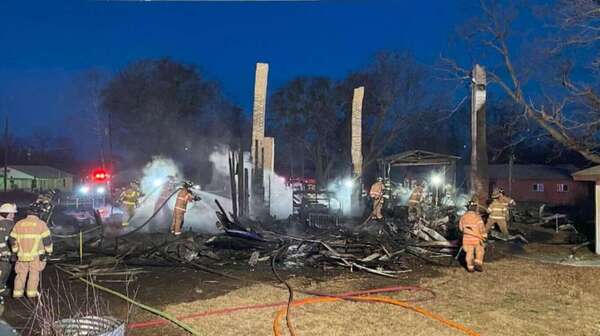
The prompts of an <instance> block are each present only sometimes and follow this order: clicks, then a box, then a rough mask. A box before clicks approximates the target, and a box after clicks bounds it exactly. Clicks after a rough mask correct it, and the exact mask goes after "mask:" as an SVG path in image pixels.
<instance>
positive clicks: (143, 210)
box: [131, 157, 231, 233]
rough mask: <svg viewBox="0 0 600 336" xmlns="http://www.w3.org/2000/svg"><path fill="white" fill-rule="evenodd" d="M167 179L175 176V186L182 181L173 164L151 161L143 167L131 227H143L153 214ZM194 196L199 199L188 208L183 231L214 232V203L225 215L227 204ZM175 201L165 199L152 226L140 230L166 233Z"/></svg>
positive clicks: (212, 196) (208, 195)
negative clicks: (140, 192) (138, 202)
mask: <svg viewBox="0 0 600 336" xmlns="http://www.w3.org/2000/svg"><path fill="white" fill-rule="evenodd" d="M169 176H175V178H176V179H177V181H178V182H179V183H178V185H180V182H182V181H184V180H185V179H184V178H183V174H181V171H180V169H179V167H178V166H177V164H175V162H174V161H173V160H171V159H169V158H164V157H155V158H154V159H153V160H152V161H151V162H149V163H148V164H147V165H146V166H145V167H144V169H143V177H142V179H141V181H140V184H141V189H142V193H143V194H144V196H143V197H142V198H141V199H140V205H139V207H138V208H137V209H136V213H135V215H134V217H133V218H132V219H131V223H132V224H131V226H132V227H137V226H138V225H141V224H143V223H144V222H145V221H146V220H148V219H149V218H150V216H152V214H154V212H155V209H156V207H157V202H158V201H159V200H158V199H159V196H160V193H161V191H162V187H163V185H164V183H165V182H166V181H167V179H168V177H169ZM195 193H196V194H197V195H198V196H200V197H201V198H202V199H201V200H200V201H197V202H192V203H190V204H188V208H187V209H188V210H187V212H186V215H185V220H184V224H183V230H184V231H188V230H192V231H194V232H207V233H215V232H217V231H218V230H217V227H216V225H215V224H216V221H217V217H216V210H217V209H218V208H217V205H216V203H215V199H217V200H218V201H219V202H220V203H221V205H222V206H223V208H224V210H225V211H228V212H229V211H231V200H230V199H228V198H225V197H221V196H218V195H216V194H213V193H210V192H204V191H196V192H195ZM176 197H177V196H176V194H175V195H173V196H172V197H171V198H170V199H169V201H168V202H167V203H166V204H165V205H164V206H163V208H162V209H161V211H160V212H159V213H158V214H157V215H156V216H155V219H154V220H153V222H152V225H147V226H146V227H145V229H144V230H145V231H146V232H169V227H170V224H171V220H172V214H173V208H174V206H175V199H176Z"/></svg>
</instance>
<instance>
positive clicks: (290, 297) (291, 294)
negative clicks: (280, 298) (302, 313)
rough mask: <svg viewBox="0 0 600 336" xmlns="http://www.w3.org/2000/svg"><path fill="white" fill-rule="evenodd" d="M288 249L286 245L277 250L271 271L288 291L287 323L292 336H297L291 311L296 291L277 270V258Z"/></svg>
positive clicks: (272, 260)
mask: <svg viewBox="0 0 600 336" xmlns="http://www.w3.org/2000/svg"><path fill="white" fill-rule="evenodd" d="M288 247H289V244H287V245H284V246H282V247H281V248H279V250H277V253H275V255H274V256H273V258H272V259H271V269H272V270H273V274H275V277H276V278H277V280H279V282H281V283H283V284H284V285H285V287H286V288H287V290H288V302H287V307H286V309H285V323H286V325H287V327H288V330H289V331H290V335H291V336H296V330H295V329H294V326H293V325H292V317H291V311H290V308H291V306H292V302H294V289H293V288H292V286H290V284H289V283H288V282H287V281H285V280H284V279H283V278H282V277H280V276H279V274H278V273H277V269H276V268H275V263H276V262H277V258H278V257H279V256H280V255H281V254H282V253H283V252H284V251H286V250H287V249H288Z"/></svg>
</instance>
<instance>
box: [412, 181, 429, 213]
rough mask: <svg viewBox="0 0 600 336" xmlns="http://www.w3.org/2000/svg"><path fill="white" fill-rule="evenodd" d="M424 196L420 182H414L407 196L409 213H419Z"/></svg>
mask: <svg viewBox="0 0 600 336" xmlns="http://www.w3.org/2000/svg"><path fill="white" fill-rule="evenodd" d="M424 196H425V190H424V188H423V184H422V183H418V182H417V183H416V184H415V188H414V189H413V191H412V192H411V194H410V197H409V198H408V211H409V213H414V214H417V215H420V213H421V202H423V197H424Z"/></svg>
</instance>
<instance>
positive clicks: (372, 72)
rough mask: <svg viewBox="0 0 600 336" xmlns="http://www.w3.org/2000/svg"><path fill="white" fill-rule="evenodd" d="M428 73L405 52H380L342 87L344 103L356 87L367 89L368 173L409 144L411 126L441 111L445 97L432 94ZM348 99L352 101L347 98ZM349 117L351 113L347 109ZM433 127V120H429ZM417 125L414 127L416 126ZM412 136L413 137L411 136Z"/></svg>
mask: <svg viewBox="0 0 600 336" xmlns="http://www.w3.org/2000/svg"><path fill="white" fill-rule="evenodd" d="M430 80H431V77H430V76H429V74H428V71H427V69H426V68H425V67H424V66H422V65H421V64H419V63H418V62H417V61H416V60H415V59H414V57H413V56H412V55H410V54H408V53H405V52H387V51H386V52H380V53H378V54H377V55H376V56H375V58H374V60H373V62H372V63H371V64H370V65H368V66H367V67H366V68H365V69H363V70H361V71H358V72H355V73H352V74H350V75H349V76H348V78H346V79H345V80H344V81H343V83H342V87H343V90H345V92H346V94H345V95H346V96H347V97H346V99H345V100H344V102H346V103H347V104H349V103H350V102H351V97H352V95H351V92H352V89H353V88H354V87H358V86H364V87H365V99H364V108H363V133H364V134H363V139H365V142H364V144H363V157H364V167H365V169H368V168H369V167H370V166H372V165H373V164H374V163H375V162H376V160H377V159H378V158H380V157H381V156H382V155H384V153H386V152H387V151H389V150H390V149H391V148H393V147H400V141H401V140H402V141H406V140H408V139H407V137H411V134H412V135H414V136H417V134H416V133H412V132H407V130H409V129H410V126H411V123H419V125H420V126H423V125H425V124H423V123H421V121H423V120H421V117H422V116H423V115H426V114H428V115H430V116H431V112H433V111H434V110H438V109H439V106H441V105H442V102H445V97H444V96H443V95H440V94H439V92H434V91H433V90H431V82H430ZM348 97H349V98H348ZM346 110H347V111H348V113H350V112H349V111H350V110H351V109H350V107H349V106H347V107H346ZM428 122H429V123H430V124H431V120H428ZM413 125H415V124H413ZM409 133H411V134H409Z"/></svg>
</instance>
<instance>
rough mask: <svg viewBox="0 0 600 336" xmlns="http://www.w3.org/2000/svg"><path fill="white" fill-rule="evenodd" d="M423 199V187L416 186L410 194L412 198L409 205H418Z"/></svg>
mask: <svg viewBox="0 0 600 336" xmlns="http://www.w3.org/2000/svg"><path fill="white" fill-rule="evenodd" d="M422 200H423V187H415V189H413V191H412V193H411V194H410V198H409V199H408V204H409V205H417V204H419V203H421V201H422Z"/></svg>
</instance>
